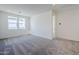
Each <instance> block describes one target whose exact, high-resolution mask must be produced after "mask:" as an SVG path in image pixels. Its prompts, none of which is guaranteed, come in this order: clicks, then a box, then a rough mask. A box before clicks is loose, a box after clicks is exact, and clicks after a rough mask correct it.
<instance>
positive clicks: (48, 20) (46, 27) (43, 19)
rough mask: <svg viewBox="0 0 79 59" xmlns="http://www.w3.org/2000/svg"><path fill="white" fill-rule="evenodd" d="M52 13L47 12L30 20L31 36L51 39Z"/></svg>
mask: <svg viewBox="0 0 79 59" xmlns="http://www.w3.org/2000/svg"><path fill="white" fill-rule="evenodd" d="M52 23H53V22H52V12H51V11H48V12H45V13H41V14H39V15H36V16H33V17H32V18H31V31H32V34H33V35H36V36H40V37H44V38H48V39H52V31H53V29H52V26H53V24H52Z"/></svg>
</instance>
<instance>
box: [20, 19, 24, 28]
mask: <svg viewBox="0 0 79 59" xmlns="http://www.w3.org/2000/svg"><path fill="white" fill-rule="evenodd" d="M19 29H25V19H24V18H19Z"/></svg>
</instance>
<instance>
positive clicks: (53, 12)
mask: <svg viewBox="0 0 79 59" xmlns="http://www.w3.org/2000/svg"><path fill="white" fill-rule="evenodd" d="M78 25H79V5H78V4H76V5H75V4H0V55H78V54H79V26H78Z"/></svg>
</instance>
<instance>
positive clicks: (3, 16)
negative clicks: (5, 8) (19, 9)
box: [0, 11, 30, 38]
mask: <svg viewBox="0 0 79 59" xmlns="http://www.w3.org/2000/svg"><path fill="white" fill-rule="evenodd" d="M8 16H17V17H24V18H25V19H26V28H25V29H24V30H21V29H19V30H16V29H15V30H11V29H8ZM29 29H30V19H29V17H25V16H20V15H15V14H11V13H7V12H2V11H1V12H0V38H7V37H13V36H18V35H23V34H28V33H29Z"/></svg>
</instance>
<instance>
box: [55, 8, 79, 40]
mask: <svg viewBox="0 0 79 59" xmlns="http://www.w3.org/2000/svg"><path fill="white" fill-rule="evenodd" d="M59 23H61V24H59ZM56 36H57V37H59V38H65V39H69V40H77V41H79V7H74V8H70V9H63V11H62V10H61V11H59V13H58V14H57V19H56Z"/></svg>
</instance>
